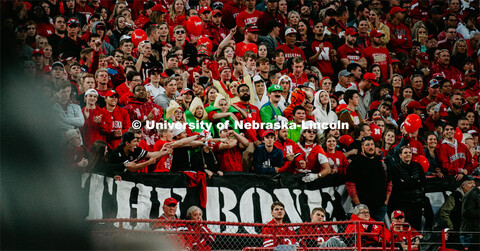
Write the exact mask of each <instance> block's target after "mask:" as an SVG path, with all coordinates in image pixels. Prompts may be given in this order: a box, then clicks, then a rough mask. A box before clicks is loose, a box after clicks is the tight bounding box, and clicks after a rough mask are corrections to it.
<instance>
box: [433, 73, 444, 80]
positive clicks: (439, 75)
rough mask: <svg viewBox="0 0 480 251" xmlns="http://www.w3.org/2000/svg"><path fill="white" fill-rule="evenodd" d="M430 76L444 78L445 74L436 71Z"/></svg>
mask: <svg viewBox="0 0 480 251" xmlns="http://www.w3.org/2000/svg"><path fill="white" fill-rule="evenodd" d="M432 78H441V79H444V78H445V76H443V74H442V73H440V72H437V73H433V75H432Z"/></svg>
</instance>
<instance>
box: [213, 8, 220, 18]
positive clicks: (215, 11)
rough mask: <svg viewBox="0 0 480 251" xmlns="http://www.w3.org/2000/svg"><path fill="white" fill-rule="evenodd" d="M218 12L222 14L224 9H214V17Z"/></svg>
mask: <svg viewBox="0 0 480 251" xmlns="http://www.w3.org/2000/svg"><path fill="white" fill-rule="evenodd" d="M217 14H220V15H222V11H221V10H218V9H214V10H213V11H212V17H213V16H215V15H217Z"/></svg>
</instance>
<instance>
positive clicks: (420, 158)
mask: <svg viewBox="0 0 480 251" xmlns="http://www.w3.org/2000/svg"><path fill="white" fill-rule="evenodd" d="M413 161H415V162H417V163H418V164H420V165H421V166H422V167H423V172H425V173H426V172H427V171H428V167H429V165H430V164H429V163H428V159H427V158H426V157H425V156H423V155H417V157H415V158H413Z"/></svg>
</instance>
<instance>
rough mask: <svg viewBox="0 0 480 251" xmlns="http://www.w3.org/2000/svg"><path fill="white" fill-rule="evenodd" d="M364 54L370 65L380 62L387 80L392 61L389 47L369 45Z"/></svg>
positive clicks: (384, 77)
mask: <svg viewBox="0 0 480 251" xmlns="http://www.w3.org/2000/svg"><path fill="white" fill-rule="evenodd" d="M363 55H364V56H365V58H366V59H367V63H368V66H369V67H370V66H371V65H373V64H378V65H379V66H380V69H381V71H382V77H383V81H384V82H386V81H387V79H388V78H389V75H388V74H389V71H388V66H389V65H390V64H391V63H392V59H391V58H390V53H389V52H388V50H387V48H384V47H379V48H373V47H371V46H369V47H367V48H366V49H365V50H363Z"/></svg>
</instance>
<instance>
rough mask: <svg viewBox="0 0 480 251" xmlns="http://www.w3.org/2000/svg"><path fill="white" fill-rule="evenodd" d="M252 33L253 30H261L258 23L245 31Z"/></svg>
mask: <svg viewBox="0 0 480 251" xmlns="http://www.w3.org/2000/svg"><path fill="white" fill-rule="evenodd" d="M247 32H248V33H252V32H260V30H259V29H258V27H257V26H256V25H254V26H251V27H250V28H248V29H246V30H245V33H247Z"/></svg>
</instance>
